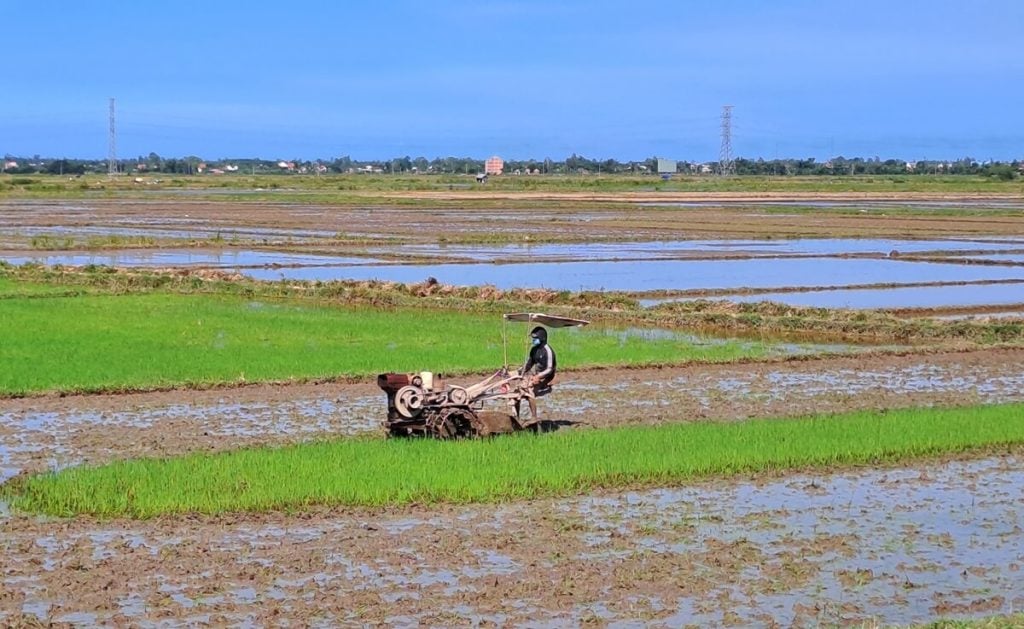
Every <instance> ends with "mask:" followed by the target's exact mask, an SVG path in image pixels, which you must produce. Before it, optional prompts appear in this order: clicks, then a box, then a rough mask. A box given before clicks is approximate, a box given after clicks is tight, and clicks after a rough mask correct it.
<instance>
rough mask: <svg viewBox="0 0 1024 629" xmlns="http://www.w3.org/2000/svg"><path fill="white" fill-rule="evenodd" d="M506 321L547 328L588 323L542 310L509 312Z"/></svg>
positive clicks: (570, 326) (569, 326)
mask: <svg viewBox="0 0 1024 629" xmlns="http://www.w3.org/2000/svg"><path fill="white" fill-rule="evenodd" d="M505 320H506V321H521V322H523V323H539V324H541V325H546V326H548V327H549V328H572V327H577V326H584V325H587V324H588V323H590V322H589V321H584V320H583V319H570V318H569V317H559V316H557V315H549V314H544V313H542V312H511V313H508V314H506V315H505Z"/></svg>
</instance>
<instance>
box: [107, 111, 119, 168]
mask: <svg viewBox="0 0 1024 629" xmlns="http://www.w3.org/2000/svg"><path fill="white" fill-rule="evenodd" d="M116 174H117V128H116V127H115V125H114V99H113V98H111V99H110V138H109V149H108V151H107V176H108V177H111V178H112V177H114V175H116Z"/></svg>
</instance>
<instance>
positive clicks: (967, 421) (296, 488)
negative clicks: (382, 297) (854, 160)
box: [4, 404, 1024, 518]
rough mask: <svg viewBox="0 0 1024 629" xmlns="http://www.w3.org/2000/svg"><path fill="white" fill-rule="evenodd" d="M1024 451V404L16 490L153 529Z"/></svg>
mask: <svg viewBox="0 0 1024 629" xmlns="http://www.w3.org/2000/svg"><path fill="white" fill-rule="evenodd" d="M1021 442H1024V405H1021V404H1011V405H1004V406H979V407H967V408H953V409H934V408H932V409H908V410H899V411H891V412H877V411H873V412H861V413H852V414H848V415H839V416H820V417H811V418H801V419H767V420H756V421H748V422H742V423H698V424H668V425H664V426H655V427H630V428H619V429H611V430H589V431H588V430H572V431H566V432H563V433H555V434H550V435H541V436H533V435H529V434H527V435H517V436H511V437H500V438H494V439H489V440H474V441H463V442H447V441H435V440H426V439H424V440H395V439H393V440H383V439H343V440H338V441H331V442H322V443H311V444H302V445H297V446H292V447H285V448H252V449H246V450H239V451H233V452H226V453H221V454H213V455H207V454H193V455H189V456H185V457H180V458H174V459H166V460H138V461H126V462H118V463H112V464H109V465H104V466H101V467H98V468H71V469H67V470H64V471H61V472H56V473H51V474H44V475H41V476H36V477H31V478H28V479H26V480H24V481H22V482H17V481H16V482H15V483H13V484H11V485H5V486H4V489H5V490H6V492H7V493H8V494H14V502H13V504H14V505H15V506H16V507H18V508H21V509H26V510H30V511H39V512H43V513H48V514H52V515H58V516H71V515H75V514H93V515H98V516H101V517H122V516H129V517H143V518H145V517H153V516H158V515H164V514H176V513H190V512H200V513H220V512H225V511H262V510H281V509H301V508H303V507H308V506H310V505H359V506H382V505H402V504H410V503H420V504H422V503H435V502H478V501H485V502H486V501H497V500H509V499H522V498H536V497H540V496H549V495H564V494H569V493H576V492H586V491H589V490H593V489H596V488H599V487H623V486H630V485H635V484H644V485H673V484H676V483H680V482H685V481H687V480H690V479H693V478H699V477H706V476H714V475H734V474H744V473H758V472H771V471H777V470H790V469H799V468H805V467H814V468H829V467H832V466H835V465H850V464H862V463H864V464H877V463H879V462H882V461H894V460H899V459H905V458H913V457H921V456H927V455H937V454H943V453H952V452H963V451H967V450H970V449H976V448H983V447H991V446H997V445H1009V444H1018V443H1021Z"/></svg>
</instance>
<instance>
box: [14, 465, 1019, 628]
mask: <svg viewBox="0 0 1024 629" xmlns="http://www.w3.org/2000/svg"><path fill="white" fill-rule="evenodd" d="M1022 525H1024V460H1022V459H1021V458H1020V457H1018V456H1004V457H991V458H986V459H981V460H968V461H959V462H956V461H954V462H947V463H934V464H922V465H916V466H910V467H902V468H893V469H880V470H879V469H871V470H858V471H846V472H839V473H828V472H819V473H814V474H794V475H788V476H784V477H781V478H775V479H770V478H769V479H760V480H753V481H747V480H735V481H702V482H695V483H691V484H687V485H685V486H680V487H675V488H666V489H657V490H645V491H629V492H615V493H603V494H599V495H596V496H585V497H575V498H569V499H562V500H550V501H533V502H520V503H515V504H510V505H501V506H487V505H484V506H468V507H458V508H445V507H440V508H435V509H427V508H412V509H407V510H402V511H397V512H387V511H384V512H381V511H376V512H372V511H364V512H345V511H319V512H317V511H314V512H313V513H309V514H300V515H291V516H289V515H283V514H267V515H259V514H254V515H238V516H228V517H223V518H217V519H209V518H201V517H193V518H177V519H175V518H171V519H163V520H157V521H151V522H114V523H102V522H93V521H90V520H88V519H77V520H71V521H39V520H35V519H33V518H27V517H23V516H8V517H6V519H4V520H0V528H2V530H3V535H2V536H0V551H2V552H3V563H2V564H0V566H2V568H0V583H2V584H3V587H2V590H3V592H4V594H3V596H0V622H4V623H8V624H17V623H18V621H22V620H24V621H42V622H49V621H54V622H64V623H85V624H118V625H121V624H134V625H148V624H172V625H183V624H184V625H188V624H195V623H203V624H247V625H262V624H267V623H274V624H277V623H280V622H281V621H282V620H283V619H291V620H292V621H294V622H295V623H297V624H301V625H314V624H315V625H323V626H337V625H353V624H360V625H363V624H381V623H383V624H388V625H405V626H409V625H417V624H425V625H430V626H439V625H446V626H451V625H459V626H468V625H479V624H481V623H495V624H498V625H509V624H517V625H518V624H524V623H525V624H530V625H531V626H553V627H570V626H579V625H581V624H584V623H598V624H605V623H609V624H615V625H619V626H658V627H677V626H681V625H684V624H689V623H697V624H700V625H703V626H724V625H733V626H771V625H782V626H822V625H824V626H830V625H833V624H850V623H858V624H860V623H872V624H874V623H880V624H884V625H890V624H899V625H904V624H909V623H921V622H925V621H929V620H932V619H935V618H937V617H940V616H954V615H955V616H959V617H971V616H980V615H988V614H997V613H1008V612H1010V611H1012V610H1018V609H1020V608H1021V606H1022V605H1024V579H1021V578H1020V572H1021V568H1022V566H1024V534H1022V532H1021V531H1022Z"/></svg>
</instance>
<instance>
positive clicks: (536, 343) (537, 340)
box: [533, 337, 540, 347]
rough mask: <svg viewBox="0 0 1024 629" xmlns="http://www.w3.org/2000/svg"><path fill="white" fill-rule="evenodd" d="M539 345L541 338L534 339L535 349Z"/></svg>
mask: <svg viewBox="0 0 1024 629" xmlns="http://www.w3.org/2000/svg"><path fill="white" fill-rule="evenodd" d="M538 345H540V339H539V338H536V337H534V339H533V346H534V347H537V346H538Z"/></svg>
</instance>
